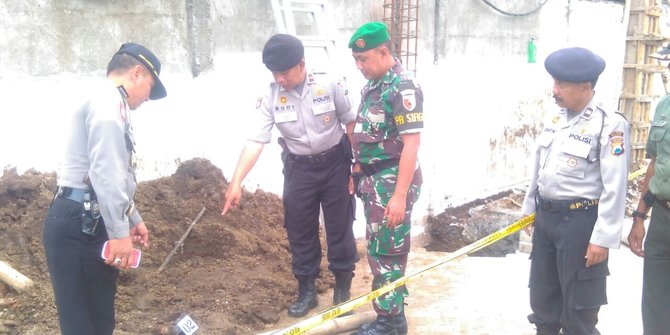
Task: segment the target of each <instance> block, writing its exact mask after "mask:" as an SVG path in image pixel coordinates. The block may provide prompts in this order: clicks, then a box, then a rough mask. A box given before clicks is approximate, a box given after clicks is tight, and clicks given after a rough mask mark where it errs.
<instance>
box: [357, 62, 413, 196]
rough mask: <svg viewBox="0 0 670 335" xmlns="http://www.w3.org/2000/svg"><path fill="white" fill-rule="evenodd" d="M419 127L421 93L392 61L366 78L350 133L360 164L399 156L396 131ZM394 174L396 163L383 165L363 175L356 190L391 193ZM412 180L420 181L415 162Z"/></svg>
mask: <svg viewBox="0 0 670 335" xmlns="http://www.w3.org/2000/svg"><path fill="white" fill-rule="evenodd" d="M422 128H423V93H422V92H421V88H420V87H419V86H418V85H417V84H416V83H415V82H414V80H413V79H409V78H408V77H407V75H406V73H404V70H403V68H402V65H401V64H400V62H399V61H396V64H395V65H394V66H393V68H391V69H390V70H389V71H388V72H387V73H386V74H385V75H384V77H383V78H381V79H380V80H370V81H369V82H368V83H367V85H366V86H365V87H364V88H363V90H362V92H361V104H360V107H359V109H358V116H357V118H356V126H355V128H354V133H353V143H352V145H353V148H354V158H355V160H356V162H358V163H361V164H375V163H377V162H381V161H384V160H388V159H399V158H400V154H401V153H402V150H403V142H402V139H401V137H400V135H402V134H409V133H417V132H420V131H421V129H422ZM397 175H398V166H397V165H396V166H392V167H389V168H386V169H384V170H382V171H379V172H378V173H376V174H375V175H373V176H371V178H363V179H362V180H361V184H360V185H359V191H360V192H361V193H373V192H374V193H380V192H381V191H385V193H393V190H394V188H395V180H396V177H397ZM412 184H413V185H416V186H418V185H420V184H421V173H420V172H419V168H418V164H417V173H415V174H414V180H413V181H412ZM375 189H376V190H375Z"/></svg>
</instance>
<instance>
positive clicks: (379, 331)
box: [351, 315, 406, 335]
mask: <svg viewBox="0 0 670 335" xmlns="http://www.w3.org/2000/svg"><path fill="white" fill-rule="evenodd" d="M405 334H406V332H405ZM351 335H399V333H398V332H397V331H396V329H395V316H390V315H387V316H384V315H378V316H377V320H375V321H374V322H372V323H365V324H363V325H362V326H361V327H360V328H358V331H356V332H355V333H353V334H351Z"/></svg>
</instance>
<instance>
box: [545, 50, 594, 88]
mask: <svg viewBox="0 0 670 335" xmlns="http://www.w3.org/2000/svg"><path fill="white" fill-rule="evenodd" d="M544 68H545V69H547V72H549V74H551V76H552V77H554V78H556V79H557V80H560V81H567V82H571V83H583V82H594V81H597V80H598V77H599V76H600V74H601V73H602V72H603V70H604V69H605V60H603V59H602V58H601V57H600V56H598V55H596V54H594V53H593V52H592V51H591V50H589V49H585V48H579V47H574V48H565V49H560V50H556V51H554V52H552V53H551V54H550V55H549V56H547V58H546V59H545V60H544Z"/></svg>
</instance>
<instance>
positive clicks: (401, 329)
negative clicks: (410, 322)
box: [361, 310, 407, 335]
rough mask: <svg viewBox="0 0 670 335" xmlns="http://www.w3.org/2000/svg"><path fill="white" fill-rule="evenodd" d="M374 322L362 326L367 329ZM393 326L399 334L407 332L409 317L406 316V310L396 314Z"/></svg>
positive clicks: (404, 334) (362, 328)
mask: <svg viewBox="0 0 670 335" xmlns="http://www.w3.org/2000/svg"><path fill="white" fill-rule="evenodd" d="M372 324H374V322H373V323H365V324H363V325H362V326H361V330H366V329H367V328H370V325H372ZM393 327H394V328H395V331H396V333H397V334H398V335H406V334H407V318H405V311H404V310H403V311H402V312H400V314H398V315H396V316H395V318H394V319H393Z"/></svg>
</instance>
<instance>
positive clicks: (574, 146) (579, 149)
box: [563, 140, 591, 158]
mask: <svg viewBox="0 0 670 335" xmlns="http://www.w3.org/2000/svg"><path fill="white" fill-rule="evenodd" d="M590 151H591V145H590V144H586V143H584V142H578V141H571V140H570V141H567V142H566V143H565V147H564V148H563V152H565V153H566V154H569V155H573V156H577V157H581V158H586V157H588V155H589V152H590Z"/></svg>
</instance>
